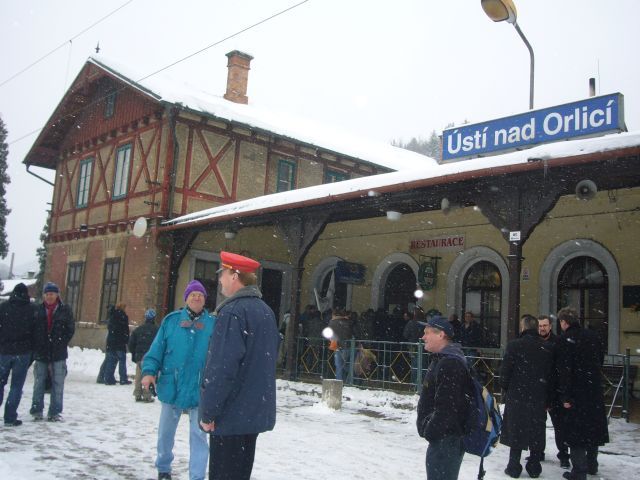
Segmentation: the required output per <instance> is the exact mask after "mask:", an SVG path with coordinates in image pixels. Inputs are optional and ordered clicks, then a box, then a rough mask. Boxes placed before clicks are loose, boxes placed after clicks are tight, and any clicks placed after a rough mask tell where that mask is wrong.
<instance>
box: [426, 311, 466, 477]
mask: <svg viewBox="0 0 640 480" xmlns="http://www.w3.org/2000/svg"><path fill="white" fill-rule="evenodd" d="M424 326H425V328H424V335H423V336H422V340H423V341H424V349H425V350H426V351H427V352H430V353H433V354H434V355H432V360H431V364H430V365H429V367H428V368H427V372H426V374H425V376H424V380H423V382H422V392H421V393H420V400H419V402H418V419H417V423H416V424H417V428H418V434H419V435H420V436H421V437H423V438H425V439H426V440H427V441H428V442H429V446H428V447H427V456H426V469H427V479H431V480H455V479H457V478H458V473H459V472H460V464H461V463H462V457H463V456H464V452H465V450H464V445H463V437H464V436H465V425H466V422H467V417H468V411H469V399H468V394H469V392H470V390H471V377H470V375H469V371H468V370H467V366H466V360H465V357H464V354H463V353H462V349H461V348H460V345H459V344H457V343H453V341H452V339H453V336H454V331H453V326H452V325H451V323H450V322H449V321H448V320H447V319H446V318H443V317H441V316H439V315H436V316H433V317H431V318H430V319H429V320H428V321H427V322H426V323H425V324H424Z"/></svg>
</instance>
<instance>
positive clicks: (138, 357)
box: [129, 308, 158, 402]
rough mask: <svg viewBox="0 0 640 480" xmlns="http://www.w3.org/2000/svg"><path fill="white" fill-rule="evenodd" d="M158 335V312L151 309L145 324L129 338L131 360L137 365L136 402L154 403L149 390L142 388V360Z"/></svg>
mask: <svg viewBox="0 0 640 480" xmlns="http://www.w3.org/2000/svg"><path fill="white" fill-rule="evenodd" d="M156 333H158V326H157V325H156V311H155V310H154V309H153V308H149V309H148V310H147V311H146V312H144V323H143V324H142V325H140V326H139V327H138V328H136V329H135V330H134V331H133V333H131V337H129V351H130V352H131V360H133V362H134V363H135V364H136V377H135V380H134V383H133V396H134V397H135V399H136V402H153V397H152V396H151V392H149V389H146V388H145V389H143V388H142V383H141V380H142V370H141V368H142V359H143V358H144V356H145V355H146V354H147V352H148V351H149V347H151V344H152V343H153V339H154V338H156Z"/></svg>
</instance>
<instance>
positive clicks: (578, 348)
mask: <svg viewBox="0 0 640 480" xmlns="http://www.w3.org/2000/svg"><path fill="white" fill-rule="evenodd" d="M558 320H560V328H561V329H562V332H563V333H562V336H561V337H560V340H559V341H558V344H557V351H556V355H557V359H556V371H557V376H558V387H557V389H558V398H559V401H560V402H561V403H562V406H563V407H564V409H565V414H566V427H567V428H566V442H567V444H568V445H569V447H570V452H571V463H572V465H573V468H572V469H571V471H570V472H565V473H564V475H563V476H564V478H567V479H570V480H585V479H586V478H587V473H589V474H590V475H596V474H597V472H598V446H600V445H604V444H605V443H608V442H609V430H608V427H607V415H606V412H605V407H604V392H603V388H602V372H601V370H600V368H601V366H602V363H603V361H604V352H603V350H602V345H601V343H600V339H599V337H598V336H597V335H596V334H595V333H594V332H592V331H591V330H587V329H585V328H582V327H581V326H580V320H579V318H578V314H577V312H576V311H575V310H574V309H573V308H568V307H567V308H563V309H561V310H560V311H559V312H558Z"/></svg>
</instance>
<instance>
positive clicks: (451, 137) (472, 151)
mask: <svg viewBox="0 0 640 480" xmlns="http://www.w3.org/2000/svg"><path fill="white" fill-rule="evenodd" d="M614 131H617V132H619V131H626V127H625V124H624V108H623V96H622V94H620V93H614V94H611V95H603V96H601V97H593V98H589V99H587V100H581V101H579V102H573V103H569V104H565V105H559V106H556V107H550V108H545V109H542V110H533V111H531V112H527V113H522V114H519V115H515V116H513V117H506V118H501V119H498V120H493V121H489V122H483V123H477V124H474V125H463V126H460V127H455V128H452V129H449V130H445V131H444V132H443V133H442V136H443V138H442V146H443V152H442V160H443V161H447V160H453V159H457V158H469V157H473V156H478V155H483V154H487V153H490V152H498V151H504V150H514V149H517V148H522V147H524V146H533V145H537V144H541V143H548V142H554V141H558V140H566V139H568V138H579V137H585V136H594V135H603V134H605V133H608V132H614Z"/></svg>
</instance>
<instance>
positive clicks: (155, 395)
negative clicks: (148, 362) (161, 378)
mask: <svg viewBox="0 0 640 480" xmlns="http://www.w3.org/2000/svg"><path fill="white" fill-rule="evenodd" d="M149 393H151V395H153V396H154V397H157V396H158V394H157V393H156V386H155V385H154V384H153V383H150V384H149Z"/></svg>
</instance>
